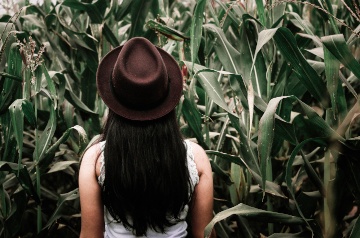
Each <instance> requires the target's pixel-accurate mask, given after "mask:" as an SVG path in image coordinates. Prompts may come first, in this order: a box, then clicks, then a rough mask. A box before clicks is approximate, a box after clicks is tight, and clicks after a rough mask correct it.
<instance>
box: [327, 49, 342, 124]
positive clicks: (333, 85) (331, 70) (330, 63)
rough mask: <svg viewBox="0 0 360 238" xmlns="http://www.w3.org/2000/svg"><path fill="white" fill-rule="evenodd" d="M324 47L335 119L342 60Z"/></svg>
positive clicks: (336, 116) (328, 86)
mask: <svg viewBox="0 0 360 238" xmlns="http://www.w3.org/2000/svg"><path fill="white" fill-rule="evenodd" d="M323 49H324V62H325V75H326V82H327V88H328V91H329V94H330V99H331V105H332V111H333V117H334V119H337V118H338V111H339V110H338V91H339V90H338V86H341V85H340V84H339V70H340V62H339V61H338V60H337V59H336V58H335V56H334V55H333V54H332V53H331V52H330V51H329V50H328V49H327V48H326V47H323Z"/></svg>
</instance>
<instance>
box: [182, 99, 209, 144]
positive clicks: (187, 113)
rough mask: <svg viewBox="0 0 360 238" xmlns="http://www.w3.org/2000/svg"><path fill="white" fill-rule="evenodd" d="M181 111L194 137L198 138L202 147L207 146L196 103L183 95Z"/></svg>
mask: <svg viewBox="0 0 360 238" xmlns="http://www.w3.org/2000/svg"><path fill="white" fill-rule="evenodd" d="M182 113H183V115H184V117H185V119H186V121H187V122H188V125H189V127H190V128H191V129H192V131H193V132H194V134H195V136H196V139H197V140H198V142H199V144H200V145H201V146H203V147H204V148H207V145H206V143H205V140H204V136H203V134H202V123H201V122H202V119H201V114H200V112H199V110H198V109H197V107H196V105H195V103H194V102H192V100H190V99H189V98H188V96H187V95H185V98H184V101H183V104H182Z"/></svg>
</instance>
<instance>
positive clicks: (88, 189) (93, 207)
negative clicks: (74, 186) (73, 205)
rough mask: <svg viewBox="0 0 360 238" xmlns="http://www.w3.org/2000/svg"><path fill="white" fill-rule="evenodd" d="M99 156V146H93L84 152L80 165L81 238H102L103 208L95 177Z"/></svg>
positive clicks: (99, 189)
mask: <svg viewBox="0 0 360 238" xmlns="http://www.w3.org/2000/svg"><path fill="white" fill-rule="evenodd" d="M99 154H100V147H99V145H98V144H96V145H93V146H92V147H90V148H89V149H88V150H87V151H86V152H85V154H84V156H83V159H82V162H81V165H80V172H79V191H80V205H81V233H80V237H81V238H83V237H86V238H103V237H104V208H103V204H102V202H101V188H100V185H99V184H98V182H97V176H96V169H97V166H96V164H97V158H98V157H99Z"/></svg>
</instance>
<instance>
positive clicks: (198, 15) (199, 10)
mask: <svg viewBox="0 0 360 238" xmlns="http://www.w3.org/2000/svg"><path fill="white" fill-rule="evenodd" d="M206 3H207V0H198V1H197V3H196V5H195V9H194V14H193V19H192V21H191V28H190V48H191V62H192V63H193V65H194V63H195V61H196V59H197V54H198V51H199V47H200V42H201V37H202V25H203V20H204V11H205V6H206ZM191 68H192V67H191Z"/></svg>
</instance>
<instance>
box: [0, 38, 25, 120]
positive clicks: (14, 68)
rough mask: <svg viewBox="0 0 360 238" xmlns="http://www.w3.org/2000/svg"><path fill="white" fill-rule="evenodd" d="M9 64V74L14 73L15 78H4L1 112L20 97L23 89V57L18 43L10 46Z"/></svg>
mask: <svg viewBox="0 0 360 238" xmlns="http://www.w3.org/2000/svg"><path fill="white" fill-rule="evenodd" d="M7 65H8V68H7V74H8V75H12V76H13V78H12V79H10V78H3V79H2V80H4V83H3V85H2V88H1V90H2V91H1V93H0V113H1V112H4V111H6V110H7V109H8V107H9V106H10V104H11V103H12V102H13V101H14V99H15V98H16V97H20V95H19V92H20V90H21V81H22V74H21V72H22V58H21V55H20V52H19V48H18V44H17V43H13V44H12V45H11V47H10V53H9V55H8V56H7ZM15 78H16V79H15ZM13 79H15V80H13ZM18 79H19V80H18Z"/></svg>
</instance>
